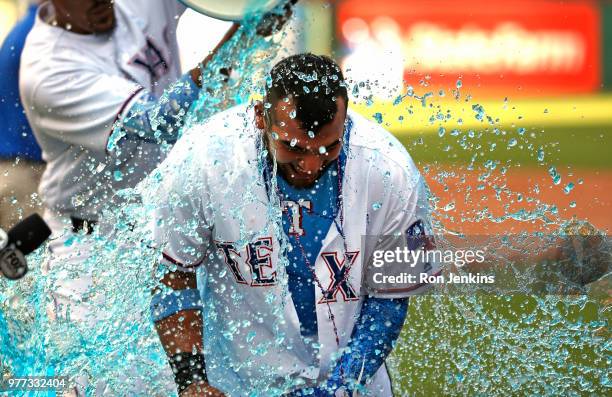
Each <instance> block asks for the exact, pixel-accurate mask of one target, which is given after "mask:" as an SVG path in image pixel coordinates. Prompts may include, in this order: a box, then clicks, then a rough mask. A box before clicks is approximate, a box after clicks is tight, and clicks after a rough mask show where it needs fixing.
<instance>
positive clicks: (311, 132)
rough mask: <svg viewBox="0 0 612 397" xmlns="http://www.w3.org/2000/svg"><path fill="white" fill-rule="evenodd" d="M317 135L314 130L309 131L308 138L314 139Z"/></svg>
mask: <svg viewBox="0 0 612 397" xmlns="http://www.w3.org/2000/svg"><path fill="white" fill-rule="evenodd" d="M314 137H315V133H314V131H308V138H310V139H313V138H314Z"/></svg>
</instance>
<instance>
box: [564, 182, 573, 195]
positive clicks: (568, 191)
mask: <svg viewBox="0 0 612 397" xmlns="http://www.w3.org/2000/svg"><path fill="white" fill-rule="evenodd" d="M572 189H574V183H573V182H570V183H568V184H567V185H565V187H564V188H563V192H564V193H565V194H570V192H571V191H572Z"/></svg>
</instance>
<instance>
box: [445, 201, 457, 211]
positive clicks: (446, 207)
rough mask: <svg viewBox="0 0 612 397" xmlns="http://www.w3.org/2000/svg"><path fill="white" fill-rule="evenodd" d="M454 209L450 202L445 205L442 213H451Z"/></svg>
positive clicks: (453, 204) (452, 202) (452, 203)
mask: <svg viewBox="0 0 612 397" xmlns="http://www.w3.org/2000/svg"><path fill="white" fill-rule="evenodd" d="M454 209H455V202H454V201H451V202H450V203H448V204H446V205H445V206H444V208H443V210H444V211H447V212H448V211H452V210H454Z"/></svg>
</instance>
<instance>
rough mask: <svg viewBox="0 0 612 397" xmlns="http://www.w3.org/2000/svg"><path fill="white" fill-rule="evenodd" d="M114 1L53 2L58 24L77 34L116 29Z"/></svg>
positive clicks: (71, 0) (76, 0)
mask: <svg viewBox="0 0 612 397" xmlns="http://www.w3.org/2000/svg"><path fill="white" fill-rule="evenodd" d="M113 3H114V0H53V7H54V8H55V14H56V18H57V22H58V23H59V24H60V25H61V26H62V27H64V28H68V26H69V29H70V30H71V31H73V32H75V33H80V34H92V33H105V32H108V31H110V30H112V29H113V28H114V27H115V10H114V6H113Z"/></svg>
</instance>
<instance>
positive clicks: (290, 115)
mask: <svg viewBox="0 0 612 397" xmlns="http://www.w3.org/2000/svg"><path fill="white" fill-rule="evenodd" d="M296 115H297V113H296V112H295V110H292V111H291V112H289V117H291V118H292V119H294V118H295V116H296Z"/></svg>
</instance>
